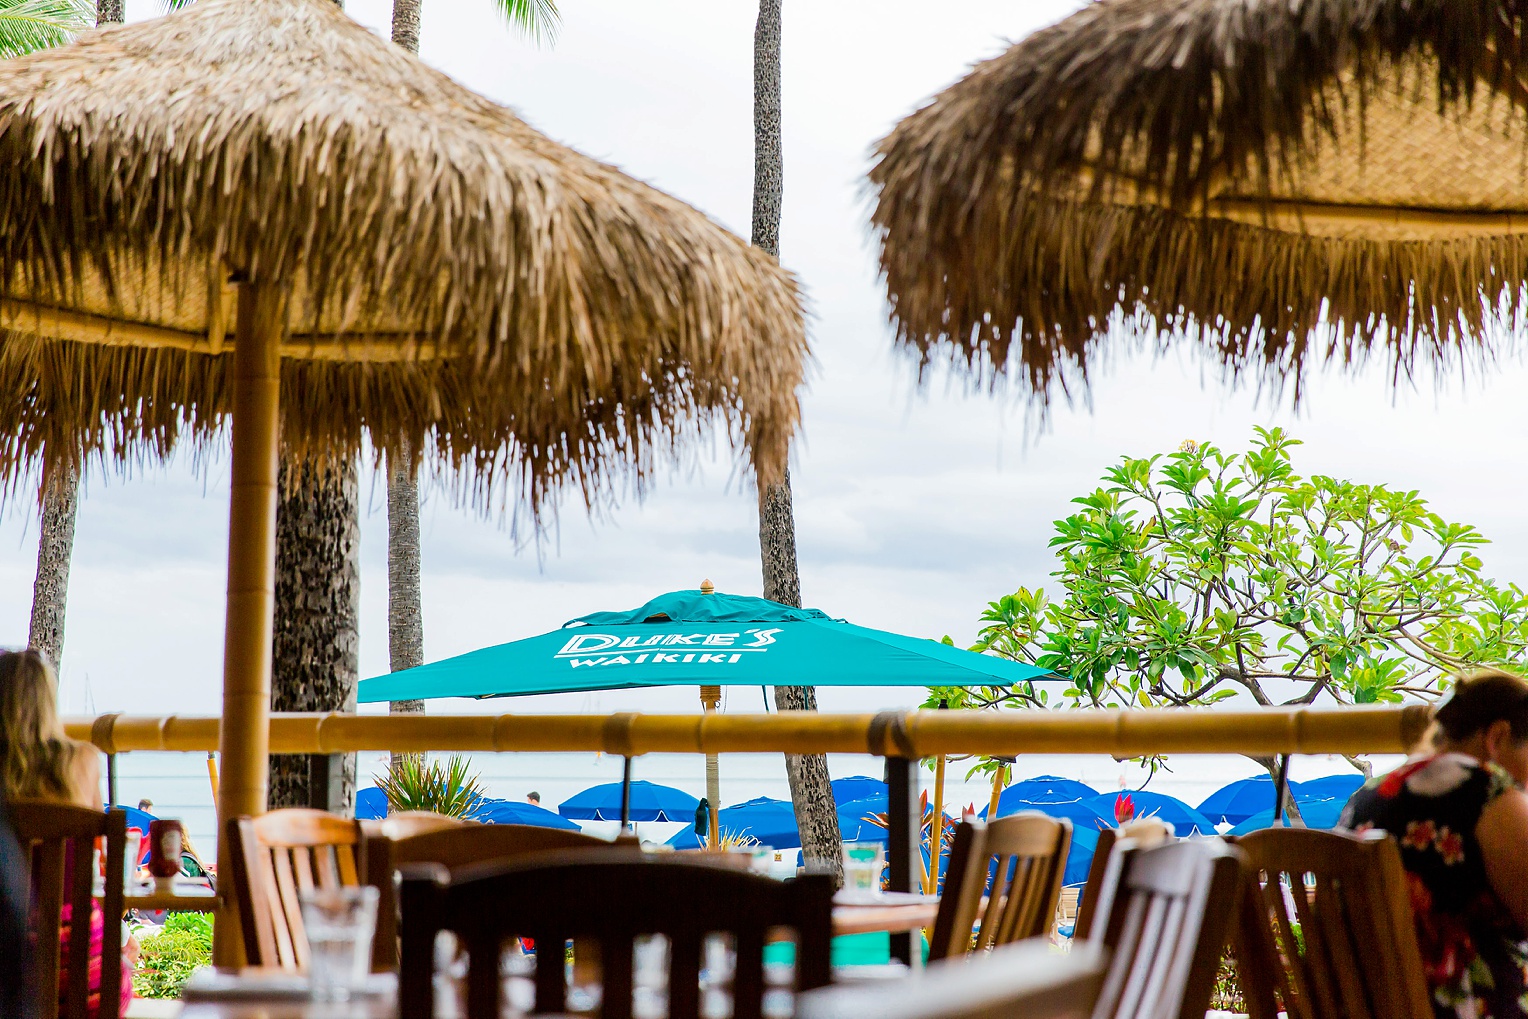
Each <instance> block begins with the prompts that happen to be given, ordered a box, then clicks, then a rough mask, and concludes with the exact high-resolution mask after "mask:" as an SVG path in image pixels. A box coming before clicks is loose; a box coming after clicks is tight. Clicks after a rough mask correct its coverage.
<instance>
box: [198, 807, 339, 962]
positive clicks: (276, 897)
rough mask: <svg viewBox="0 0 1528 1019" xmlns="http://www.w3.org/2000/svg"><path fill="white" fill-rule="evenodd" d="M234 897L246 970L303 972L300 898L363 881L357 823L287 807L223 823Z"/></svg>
mask: <svg viewBox="0 0 1528 1019" xmlns="http://www.w3.org/2000/svg"><path fill="white" fill-rule="evenodd" d="M223 837H224V838H226V839H228V840H229V844H230V845H231V846H232V847H233V851H232V852H231V853H230V854H229V858H230V860H231V861H232V863H233V882H234V884H233V887H234V898H235V901H236V902H237V904H238V909H239V922H240V924H241V928H242V931H243V934H244V955H245V959H246V961H247V962H248V963H249V965H251V966H269V967H273V968H276V969H281V970H284V971H286V972H289V973H296V972H300V971H304V970H306V969H307V968H308V937H307V934H306V933H305V932H304V929H303V922H302V904H301V899H300V897H301V895H302V894H303V893H304V892H311V891H313V890H314V889H315V888H317V889H334V888H340V887H354V886H357V885H359V884H360V883H361V872H360V869H359V867H358V866H357V854H358V851H359V848H360V842H361V828H360V825H359V824H358V823H357V822H355V821H353V820H349V819H347V818H343V817H336V816H335V815H333V814H329V813H325V812H324V811H322V810H312V809H309V808H307V807H291V808H287V809H284V810H273V811H271V812H270V813H268V814H262V815H261V816H259V817H234V818H229V820H228V823H227V827H226V830H225V832H224V836H223Z"/></svg>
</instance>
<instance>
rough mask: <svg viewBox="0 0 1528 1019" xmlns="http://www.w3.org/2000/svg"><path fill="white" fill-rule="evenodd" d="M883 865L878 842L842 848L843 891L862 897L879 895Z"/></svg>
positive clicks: (883, 861)
mask: <svg viewBox="0 0 1528 1019" xmlns="http://www.w3.org/2000/svg"><path fill="white" fill-rule="evenodd" d="M884 865H885V858H884V856H883V855H882V851H881V844H880V843H879V842H871V843H860V844H855V843H851V844H849V845H846V846H844V890H845V891H850V892H855V893H858V894H862V895H878V894H880V891H881V869H882V867H883V866H884Z"/></svg>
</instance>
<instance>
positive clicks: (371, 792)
mask: <svg viewBox="0 0 1528 1019" xmlns="http://www.w3.org/2000/svg"><path fill="white" fill-rule="evenodd" d="M386 816H387V794H386V793H385V792H383V791H382V790H381V789H379V788H378V787H377V786H374V785H369V786H367V787H366V788H365V789H360V790H357V791H356V794H355V819H356V820H357V821H380V820H382V818H384V817H386Z"/></svg>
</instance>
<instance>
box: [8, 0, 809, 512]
mask: <svg viewBox="0 0 1528 1019" xmlns="http://www.w3.org/2000/svg"><path fill="white" fill-rule="evenodd" d="M230 276H232V277H235V278H243V279H247V280H254V281H259V282H272V283H278V284H282V285H284V286H287V287H288V288H289V289H290V292H291V293H292V295H293V296H292V299H291V302H290V304H291V307H292V309H293V310H292V312H291V321H290V323H289V327H290V330H291V331H292V332H293V333H294V334H310V333H316V334H326V335H329V336H331V337H334V338H335V339H334V340H333V341H332V342H331V346H332V343H335V342H337V343H339V344H341V345H342V346H345V345H348V348H347V349H353V351H354V353H355V355H356V358H357V360H356V361H354V362H347V361H344V360H333V359H332V355H333V351H332V350H330V351H329V352H328V354H326V355H325V356H326V357H330V358H331V359H327V360H317V359H311V358H303V357H300V356H284V357H283V361H282V381H281V385H282V394H281V396H282V413H283V418H282V433H283V440H284V442H286V443H287V445H288V446H289V447H290V448H292V449H293V450H294V451H297V452H299V453H302V454H305V455H312V456H329V455H345V454H347V453H352V452H353V451H354V450H355V449H357V448H358V447H359V446H360V444H361V441H362V438H363V436H367V437H369V438H370V440H371V441H372V443H373V444H374V446H375V447H376V449H377V450H378V451H379V453H381V452H384V451H389V450H393V451H395V450H398V449H400V448H407V449H410V450H412V451H414V453H415V454H416V455H420V456H423V457H424V458H426V459H428V460H430V461H432V462H433V465H434V466H437V467H440V468H441V469H445V470H451V471H456V472H462V473H464V474H465V475H466V476H467V477H468V478H469V479H470V480H468V481H467V485H468V487H469V493H468V494H469V495H470V496H471V497H472V498H473V499H474V500H475V501H476V502H478V503H479V504H480V505H485V504H487V503H488V502H489V501H490V500H492V499H494V498H496V497H500V498H502V497H509V498H511V499H513V500H516V501H517V503H518V504H519V505H521V506H525V507H529V509H530V510H531V511H532V512H533V513H534V512H535V511H537V510H539V509H541V508H542V507H543V506H544V505H545V504H546V500H547V499H548V498H549V497H550V496H551V495H552V494H553V493H554V492H555V491H557V490H560V489H562V488H564V487H565V486H566V487H571V488H573V489H574V490H577V491H579V492H580V493H581V494H582V495H583V497H584V498H585V500H587V501H589V502H590V503H591V504H594V503H595V502H597V501H598V500H599V499H600V497H601V496H602V495H604V494H607V493H608V492H609V490H610V487H611V486H612V485H613V484H614V483H615V482H616V481H617V480H618V479H622V478H625V479H628V480H630V481H631V482H632V483H633V484H635V485H638V486H640V484H641V482H642V480H643V479H644V478H646V477H647V476H648V474H649V473H650V472H651V471H652V470H653V469H654V468H655V466H656V465H657V464H658V462H659V461H661V460H662V459H664V458H668V457H679V456H682V455H683V453H684V451H685V450H686V449H687V448H688V446H689V444H690V442H691V440H692V439H693V437H695V436H697V435H700V434H703V429H704V428H706V427H707V426H708V425H710V424H712V423H715V422H718V421H719V422H721V423H723V424H724V425H725V426H726V428H727V429H728V433H729V436H730V438H731V439H732V441H733V443H734V445H735V446H738V447H741V448H743V449H745V450H746V451H747V452H748V454H749V455H750V456H751V458H752V461H753V466H754V467H755V468H756V470H757V471H758V474H759V476H760V478H761V480H764V479H769V478H773V477H775V476H778V474H779V473H780V471H781V470H782V469H783V467H784V463H785V456H786V450H787V445H788V441H789V438H790V436H791V434H792V432H793V431H794V430H795V428H796V424H797V418H798V404H797V395H796V391H797V387H798V386H799V384H800V382H801V379H802V372H803V365H804V362H805V359H806V358H807V356H808V354H807V346H806V339H805V328H804V322H803V313H802V309H801V304H800V297H799V294H798V292H797V286H796V283H795V281H794V279H793V278H792V277H791V275H790V274H789V273H787V272H785V271H784V270H782V269H781V268H780V267H779V266H778V264H777V263H776V262H775V261H774V260H773V259H771V258H768V257H767V256H765V255H763V254H761V253H759V252H757V251H755V250H753V249H751V248H749V247H748V245H747V244H745V243H743V242H742V241H741V240H740V239H738V238H737V237H735V236H733V235H732V234H730V233H728V232H727V231H725V230H724V229H722V228H721V227H719V226H717V225H716V224H715V223H713V222H711V221H710V220H708V219H707V218H706V217H705V216H704V215H702V214H701V213H699V212H697V211H696V210H694V209H693V208H691V207H689V206H687V205H685V204H684V203H682V202H679V201H677V200H675V199H673V198H670V197H669V196H667V195H664V194H662V193H661V192H658V191H656V190H654V189H653V188H650V187H648V186H646V185H644V184H641V183H639V182H637V181H634V180H632V179H631V178H629V177H626V176H625V175H623V174H621V173H620V172H619V171H617V170H616V169H614V168H613V167H610V166H607V165H604V164H601V163H598V162H595V161H594V160H591V159H589V158H587V157H585V156H582V155H580V154H579V153H577V152H574V151H572V150H570V149H568V148H566V147H564V146H562V145H559V144H557V143H555V142H552V141H550V140H548V139H547V138H545V137H543V136H542V135H540V134H538V133H537V132H536V131H534V130H533V129H531V128H530V127H528V126H527V125H526V124H524V123H523V122H522V121H521V120H520V119H519V118H518V117H516V116H515V115H514V114H513V113H511V112H510V111H509V110H507V109H505V108H503V107H500V106H497V105H495V104H493V103H490V102H488V101H487V100H485V99H483V98H481V97H479V96H477V95H475V94H474V93H472V92H470V91H468V90H466V89H464V88H462V87H460V86H459V85H457V84H455V83H454V82H452V81H451V80H450V79H448V78H447V77H445V76H444V75H442V74H439V73H437V72H435V71H433V70H431V69H430V68H428V67H426V66H425V65H424V64H422V63H421V62H419V61H418V60H417V59H414V58H412V57H410V56H408V55H407V54H405V53H403V52H401V51H399V50H398V49H397V48H396V47H393V46H390V45H389V44H388V43H387V42H386V41H385V40H383V39H380V38H378V37H377V36H375V35H373V34H372V33H371V32H369V31H367V30H366V29H365V28H363V27H361V26H360V25H357V24H355V23H354V22H352V21H350V20H349V19H348V18H346V17H345V16H344V15H343V13H341V12H340V10H339V8H338V7H337V6H336V5H334V4H333V3H331V2H328V0H262V2H260V3H248V2H246V0H203V2H201V3H198V4H196V5H194V6H192V7H191V8H189V9H187V10H186V11H183V12H180V13H176V14H173V15H170V16H169V17H166V18H164V19H162V20H159V21H151V22H144V23H140V24H135V25H132V26H127V27H120V28H113V29H108V30H105V31H100V32H93V33H89V34H87V35H85V36H83V37H82V38H81V40H80V41H78V42H76V43H75V44H73V45H70V46H66V47H62V48H60V49H57V50H53V51H49V52H45V53H41V54H38V55H35V56H32V57H29V58H26V59H23V60H18V61H14V62H11V63H9V64H6V65H3V66H0V299H9V300H10V301H11V302H12V307H15V306H17V305H16V302H18V301H26V302H31V303H32V304H33V305H36V304H41V305H47V306H53V307H61V308H64V309H67V310H70V311H75V312H83V313H86V314H90V315H95V316H104V317H107V318H111V319H113V320H115V321H121V322H132V323H141V324H147V325H154V326H160V327H165V328H172V329H176V330H180V331H182V332H183V333H187V334H197V335H210V340H211V347H212V349H217V345H218V344H219V343H222V342H223V341H224V339H225V334H224V330H225V328H227V327H228V324H229V323H230V322H231V321H232V314H231V310H230V309H229V308H228V306H227V305H228V301H229V295H228V293H227V291H228V287H227V282H228V279H229V277H230ZM10 321H12V322H13V323H14V328H13V331H11V332H8V333H0V402H3V405H0V476H3V477H4V478H5V479H8V480H9V481H10V482H11V483H14V482H15V480H16V479H17V478H18V477H19V476H21V474H22V473H24V472H26V471H28V470H30V469H32V468H34V467H35V466H36V465H37V463H38V462H39V461H41V460H48V461H57V460H82V459H86V458H96V457H100V458H104V459H106V460H108V461H110V462H113V463H117V464H127V463H130V462H132V461H133V460H134V459H135V458H140V457H159V456H162V455H164V454H165V453H166V452H168V451H169V450H170V449H171V448H172V447H173V446H175V445H176V444H184V443H192V444H194V445H199V446H205V445H206V444H208V443H210V442H212V441H213V439H214V437H215V436H216V435H217V433H218V431H219V430H220V428H221V427H222V426H223V424H224V423H225V421H226V418H227V415H228V414H229V411H230V401H231V394H230V390H229V385H228V371H229V368H230V363H231V357H230V356H229V354H227V353H222V354H210V353H200V352H195V351H188V350H185V349H170V348H167V347H160V348H156V349H145V348H133V347H120V346H109V345H104V344H100V343H87V342H65V341H59V340H57V339H52V338H46V337H40V336H36V335H27V334H26V333H27V332H35V331H36V330H35V328H34V329H31V330H25V331H17V330H23V329H24V326H25V322H26V315H25V314H23V315H21V316H19V317H15V318H12V319H11V320H10ZM380 334H387V337H386V339H387V343H389V344H390V345H391V346H390V348H389V349H392V350H396V349H398V343H397V341H398V337H399V335H400V334H402V335H403V336H404V337H405V339H409V338H413V339H417V340H419V341H421V342H420V345H419V356H417V357H412V356H403V357H401V358H400V357H395V356H393V355H389V357H387V358H382V359H375V358H374V359H372V360H370V361H368V360H366V358H367V352H368V350H369V349H370V348H371V347H372V346H374V345H375V344H373V342H372V340H371V339H370V337H373V336H380ZM297 338H298V337H294V339H297ZM226 340H227V346H224V347H223V349H224V350H227V349H228V347H231V345H232V341H233V337H232V335H231V333H230V334H227V335H226ZM301 346H302V345H301V343H294V344H292V345H291V346H289V347H287V348H284V354H289V353H297V354H300V353H301ZM405 349H407V348H405Z"/></svg>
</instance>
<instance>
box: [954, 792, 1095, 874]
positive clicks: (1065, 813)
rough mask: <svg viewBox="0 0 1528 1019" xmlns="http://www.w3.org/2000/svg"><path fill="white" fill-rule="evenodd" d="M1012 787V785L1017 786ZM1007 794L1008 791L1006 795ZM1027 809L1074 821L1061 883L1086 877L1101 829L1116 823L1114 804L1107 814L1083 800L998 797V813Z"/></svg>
mask: <svg viewBox="0 0 1528 1019" xmlns="http://www.w3.org/2000/svg"><path fill="white" fill-rule="evenodd" d="M1018 784H1020V783H1015V785H1018ZM1079 784H1081V783H1079ZM1009 788H1010V789H1012V788H1014V786H1009ZM1006 795H1007V794H1006V793H1005V794H1004V796H1005V797H1006ZM1098 798H1099V797H1097V796H1096V795H1095V796H1093V797H1090V799H1095V800H1096V799H1098ZM1024 810H1038V811H1039V812H1040V813H1042V814H1044V815H1046V816H1047V817H1057V818H1065V819H1066V820H1068V821H1070V822H1072V845H1071V848H1070V849H1069V850H1068V851H1067V856H1066V870H1065V871H1064V872H1063V873H1062V876H1061V883H1062V884H1064V885H1073V884H1078V883H1079V882H1082V881H1086V880H1087V879H1088V868H1089V867H1090V866H1092V864H1093V850H1094V849H1096V848H1097V847H1098V833H1099V832H1100V831H1102V830H1103V829H1105V828H1113V827H1114V814H1113V808H1112V807H1111V808H1110V813H1109V815H1108V816H1105V815H1104V814H1103V813H1101V812H1100V811H1099V809H1098V808H1097V807H1096V806H1094V805H1093V804H1092V803H1089V802H1084V801H1082V800H1070V801H1065V802H1060V803H1030V802H1025V801H1023V800H1013V799H1009V800H1007V802H1006V803H1005V802H1004V800H1003V799H999V800H998V805H997V816H998V817H1007V816H1009V815H1010V814H1017V813H1019V812H1020V811H1024ZM984 813H985V812H984Z"/></svg>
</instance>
